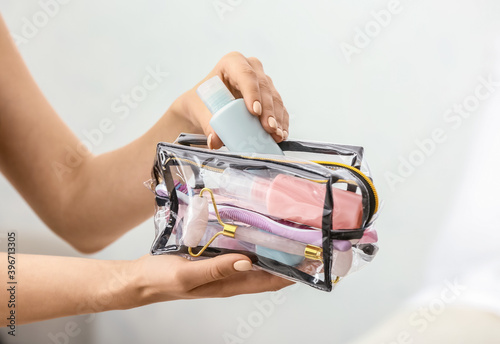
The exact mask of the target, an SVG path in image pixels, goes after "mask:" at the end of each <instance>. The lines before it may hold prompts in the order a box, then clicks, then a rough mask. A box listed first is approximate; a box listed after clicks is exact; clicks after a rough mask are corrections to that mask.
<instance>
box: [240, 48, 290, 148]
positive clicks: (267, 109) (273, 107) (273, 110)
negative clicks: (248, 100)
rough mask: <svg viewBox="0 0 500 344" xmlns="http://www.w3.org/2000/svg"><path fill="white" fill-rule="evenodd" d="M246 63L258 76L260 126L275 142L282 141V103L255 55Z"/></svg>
mask: <svg viewBox="0 0 500 344" xmlns="http://www.w3.org/2000/svg"><path fill="white" fill-rule="evenodd" d="M248 63H249V64H250V65H251V66H252V67H253V68H254V70H255V71H256V73H257V77H258V78H259V89H260V97H261V99H262V115H261V118H260V122H261V124H262V127H263V128H264V129H265V130H266V131H267V132H268V133H270V134H271V136H272V137H273V139H274V140H275V141H276V142H280V141H282V139H283V137H282V134H283V132H282V129H281V122H282V115H283V105H282V104H283V103H282V101H281V97H280V96H279V94H278V92H277V91H276V90H275V89H274V86H273V85H272V82H270V78H269V77H268V76H267V75H266V74H265V73H264V68H263V66H262V63H261V62H260V61H259V60H258V59H257V58H255V57H249V58H248ZM275 98H276V99H275Z"/></svg>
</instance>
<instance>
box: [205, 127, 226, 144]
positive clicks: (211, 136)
mask: <svg viewBox="0 0 500 344" xmlns="http://www.w3.org/2000/svg"><path fill="white" fill-rule="evenodd" d="M207 131H208V135H207V146H208V148H209V149H219V148H221V147H222V146H223V142H222V140H221V139H220V137H219V136H218V135H217V133H216V132H215V131H214V130H213V129H212V127H209V128H208V130H207Z"/></svg>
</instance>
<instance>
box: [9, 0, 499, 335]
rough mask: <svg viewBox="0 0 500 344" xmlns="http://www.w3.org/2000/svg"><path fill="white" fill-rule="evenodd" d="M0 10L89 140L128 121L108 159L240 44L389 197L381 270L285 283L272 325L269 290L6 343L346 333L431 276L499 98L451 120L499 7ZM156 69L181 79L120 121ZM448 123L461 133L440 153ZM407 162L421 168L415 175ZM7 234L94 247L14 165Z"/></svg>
mask: <svg viewBox="0 0 500 344" xmlns="http://www.w3.org/2000/svg"><path fill="white" fill-rule="evenodd" d="M0 11H1V14H2V16H3V17H4V20H5V21H6V22H7V24H8V26H9V29H10V31H11V33H12V35H13V37H14V39H15V40H16V42H17V44H18V48H19V50H20V52H21V54H22V56H23V58H24V60H25V61H26V63H27V65H28V67H29V69H30V70H31V72H32V74H33V76H34V78H35V79H36V81H37V82H38V84H39V85H40V87H41V89H42V90H43V92H44V93H45V95H46V96H47V98H48V99H49V101H50V102H51V104H52V105H53V106H54V108H55V109H56V110H57V112H58V113H59V115H60V116H61V117H62V118H63V119H64V120H65V122H66V123H67V124H68V125H69V126H70V127H71V129H72V130H73V131H74V132H75V133H76V134H77V135H79V137H80V138H82V139H86V133H87V132H88V131H91V130H92V129H95V128H98V126H99V122H100V121H101V120H102V119H103V118H110V119H112V121H113V124H115V125H116V128H115V130H114V131H113V132H112V133H109V134H105V135H104V137H103V139H102V140H101V141H100V142H97V143H96V144H94V146H93V147H92V148H93V151H94V153H101V152H105V151H108V150H112V149H115V148H117V147H120V146H122V145H124V144H126V143H128V142H129V141H131V140H133V139H134V138H136V137H138V136H139V135H141V134H142V133H144V132H145V131H146V130H147V129H148V128H149V127H151V126H152V125H153V124H154V123H155V122H156V121H157V120H158V119H159V118H160V116H161V115H162V114H163V113H164V112H165V110H166V109H167V108H168V107H169V105H170V104H171V103H172V102H173V100H174V99H176V98H177V97H178V96H179V95H180V94H181V93H183V92H184V91H186V90H187V89H189V88H191V87H192V86H193V85H195V84H196V83H197V82H198V81H199V80H201V79H202V78H203V77H204V76H205V75H206V74H207V73H208V72H209V71H210V70H211V69H212V68H213V66H214V65H215V64H216V63H217V61H218V60H219V59H220V58H221V57H222V56H223V55H224V54H226V53H228V52H230V51H240V52H241V53H243V54H244V55H246V56H256V57H257V58H259V59H260V60H261V61H262V63H263V65H264V68H265V70H266V73H267V74H268V75H270V76H271V77H272V78H273V81H274V83H275V85H276V88H277V89H278V91H279V92H280V93H281V95H282V98H283V100H284V103H285V106H286V107H287V109H288V112H289V113H290V115H291V125H290V137H291V138H294V139H308V140H317V141H329V142H336V143H346V144H355V145H361V146H364V147H365V149H366V157H367V158H368V161H369V163H370V167H371V170H372V173H373V177H374V180H375V185H376V186H377V189H378V191H379V193H380V196H381V198H382V199H383V200H384V204H383V208H382V210H381V213H380V218H379V220H378V223H377V229H378V232H379V238H380V252H379V254H378V256H377V257H376V259H375V260H374V261H373V263H371V264H370V265H369V266H368V267H367V268H365V269H364V270H362V271H360V272H358V273H356V274H354V275H351V276H350V277H349V278H346V279H345V280H343V281H342V283H340V284H339V285H338V286H337V288H336V289H335V290H334V291H333V292H332V293H324V292H320V291H317V290H314V289H312V288H310V287H306V286H303V285H300V286H297V287H293V288H289V289H285V291H284V297H283V302H281V303H280V304H274V306H273V308H272V311H270V312H269V313H268V314H264V316H263V317H261V318H262V319H263V321H256V320H255V319H258V318H259V317H256V316H255V314H256V312H260V311H259V306H258V305H260V304H262V303H263V302H264V303H265V300H270V295H269V293H267V294H259V295H249V296H238V297H233V298H229V299H214V300H200V301H175V302H168V303H163V304H155V305H150V306H146V307H142V308H139V309H133V310H128V311H113V312H106V313H102V314H97V315H95V316H93V315H92V316H89V315H86V316H79V317H73V318H63V319H56V320H51V321H45V322H41V323H37V324H31V325H25V326H19V327H18V335H17V336H16V338H15V340H13V339H12V338H7V336H6V332H5V329H2V330H1V331H0V336H1V337H0V338H1V340H2V341H8V342H9V343H10V342H12V343H38V344H42V343H65V342H66V343H75V344H76V343H119V342H121V343H142V342H153V341H161V342H169V343H193V342H205V343H243V342H244V343H273V342H276V341H277V340H279V341H280V342H287V343H299V342H304V341H306V340H311V338H315V341H316V340H317V341H325V342H329V343H347V342H349V341H350V340H352V339H354V338H355V337H356V336H357V335H359V334H360V333H364V332H366V331H368V330H369V329H371V328H374V327H376V326H377V325H378V324H380V323H381V322H382V321H383V320H384V319H385V318H386V317H388V316H390V314H391V313H392V312H394V311H396V310H397V309H399V308H400V307H401V306H402V305H403V304H405V303H406V302H407V301H408V300H409V299H410V298H411V297H412V295H414V294H415V293H416V292H417V291H418V290H420V289H421V288H422V287H423V284H424V276H425V271H426V268H427V267H428V264H429V262H428V259H427V253H428V252H429V250H430V248H431V246H432V243H433V238H435V236H436V233H438V232H439V231H440V227H441V225H442V223H443V221H445V220H446V216H447V214H448V211H449V208H450V203H451V202H452V201H453V199H454V197H455V195H456V191H457V183H458V182H459V181H460V178H461V176H462V172H461V171H462V169H463V168H464V167H465V166H466V165H467V159H465V158H466V157H467V154H468V151H469V146H470V144H471V142H473V140H474V139H475V135H476V127H477V123H479V119H480V117H481V114H482V113H483V112H484V111H487V109H488V107H489V106H491V104H490V103H491V99H486V100H481V101H479V103H478V105H477V106H476V105H474V110H473V111H470V115H469V116H468V117H467V118H464V119H463V120H462V121H461V122H460V123H459V122H458V120H457V119H456V118H455V117H450V115H446V113H449V111H448V110H450V109H451V110H453V107H454V105H455V104H463V103H464V101H466V99H467V98H468V97H470V96H473V95H474V91H475V89H476V87H477V86H478V85H479V84H480V83H481V81H480V78H481V77H482V78H484V79H488V76H489V75H495V74H494V73H495V70H496V69H498V67H497V65H498V63H499V62H500V60H499V56H498V49H497V47H498V44H497V43H498V32H499V29H500V2H498V1H497V0H474V1H472V0H471V1H464V0H453V1H451V0H442V1H438V2H436V1H430V0H422V1H409V0H400V1H397V0H392V1H389V0H385V1H379V0H377V1H370V2H353V1H346V0H342V1H327V0H324V1H308V2H304V1H296V0H293V1H292V0H286V1H285V0H281V1H278V0H275V1H265V0H259V1H257V0H255V1H242V0H220V1H212V0H205V1H200V0H196V1H194V0H193V1H169V0H167V1H153V0H149V1H140V2H139V1H123V0H121V1H118V0H107V1H98V0H87V1H81V0H71V1H70V0H65V1H62V0H61V1H60V2H58V1H57V0H54V1H51V0H39V1H38V0H29V1H28V0H26V1H23V2H22V3H20V2H18V1H13V0H2V1H1V2H0ZM44 13H45V14H44ZM0 53H1V52H0ZM148 68H149V69H150V68H153V69H159V70H161V71H162V72H168V73H169V74H168V76H166V77H164V78H163V79H162V80H161V82H159V85H158V87H157V88H155V89H153V90H151V91H148V93H147V96H146V97H145V99H144V100H142V101H141V102H139V103H138V106H137V107H136V108H131V109H130V114H129V116H128V117H126V118H120V117H119V114H118V113H117V112H116V111H113V108H112V107H113V104H115V105H116V101H117V100H119V99H120V96H121V95H122V94H130V92H131V90H132V89H133V88H134V87H135V86H137V85H141V83H142V79H143V77H144V76H145V75H147V74H148ZM498 79H500V78H498ZM498 79H495V78H494V80H498ZM33 111H36V109H33ZM435 130H441V132H442V133H443V135H444V137H445V139H443V140H441V141H440V142H437V143H435V147H434V149H432V151H428V152H425V151H423V149H422V148H420V147H421V142H423V141H424V142H428V141H426V140H429V139H431V138H432V135H433V134H432V133H433V132H434V131H435ZM417 151H423V153H422V154H420V153H416V152H417ZM402 161H407V162H408V161H414V162H415V163H411V162H410V164H411V165H412V166H413V167H412V168H409V169H408V170H406V173H403V174H404V175H403V174H402V173H401V169H402V167H401V165H402V164H404V163H403V162H402ZM395 175H396V176H399V178H396V179H394V176H395ZM89 216H91V214H89ZM110 216H113V214H110ZM7 230H15V231H17V232H18V247H19V249H20V251H21V252H23V253H34V254H51V255H68V256H78V255H79V254H78V253H77V252H76V251H75V250H73V249H72V248H71V247H70V246H69V245H68V244H66V243H65V242H64V241H62V240H61V239H59V238H58V237H57V236H56V235H55V234H53V233H52V232H51V231H50V230H49V229H48V228H47V227H46V226H45V225H44V224H43V223H42V222H41V221H40V220H39V219H38V218H37V216H36V215H35V214H34V213H33V211H31V210H30V208H29V207H28V206H27V205H26V203H25V202H24V201H23V199H22V198H21V197H20V196H19V195H18V194H17V193H16V191H15V190H14V189H13V188H12V187H11V186H10V185H9V184H8V182H7V181H6V180H5V179H4V178H3V177H1V176H0V231H2V232H3V231H7ZM153 235H154V227H153V222H152V220H148V221H146V222H145V223H143V224H142V225H140V226H138V227H137V228H135V229H133V230H132V231H130V232H129V233H128V234H126V235H125V236H123V237H122V238H120V239H119V240H118V241H116V242H115V243H113V244H112V245H110V246H109V247H107V248H106V249H104V250H103V251H102V252H99V253H97V254H94V255H91V256H90V257H91V258H96V259H135V258H138V257H140V256H142V255H144V254H147V253H148V251H149V248H150V245H151V243H152V240H153ZM2 249H3V250H5V248H4V247H2ZM165 273H168V266H167V267H165ZM443 283H444V282H443ZM21 297H22V295H21ZM20 302H22V301H20ZM252 319H253V320H252ZM68 321H75V322H76V323H77V324H78V328H80V329H81V331H79V334H78V335H77V336H74V337H73V336H72V337H66V338H67V340H66V339H64V340H63V339H62V338H64V337H61V336H58V335H57V334H58V333H64V332H65V326H66V325H67V323H68ZM249 322H250V323H253V324H254V325H251V326H250V328H249V329H247V332H245V335H244V336H241V333H240V335H238V333H239V332H238V331H240V332H241V331H242V326H243V325H241V324H242V323H246V324H248V323H249ZM231 336H235V337H237V339H235V338H233V337H231ZM9 337H10V336H9Z"/></svg>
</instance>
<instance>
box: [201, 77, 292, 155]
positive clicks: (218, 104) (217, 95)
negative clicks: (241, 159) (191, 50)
mask: <svg viewBox="0 0 500 344" xmlns="http://www.w3.org/2000/svg"><path fill="white" fill-rule="evenodd" d="M196 93H197V94H198V96H199V97H200V98H201V100H202V101H203V103H205V105H206V107H207V108H208V109H209V110H210V112H211V113H212V119H211V120H210V125H211V126H212V128H213V129H214V130H215V132H216V133H217V135H219V137H220V139H221V140H222V142H223V143H224V145H225V146H226V147H227V148H228V149H229V150H230V151H233V152H245V153H262V154H275V155H283V151H282V150H281V149H280V147H279V146H278V144H277V143H276V142H275V141H274V139H273V138H272V137H271V135H270V134H269V133H268V132H266V131H265V130H264V128H263V127H262V125H261V123H260V120H259V117H257V116H254V115H252V114H251V113H250V112H249V111H248V110H247V108H246V106H245V102H244V100H243V99H241V98H240V99H235V98H234V96H233V95H232V93H231V92H230V91H229V90H228V88H227V87H226V85H224V83H223V82H222V80H221V79H220V78H219V77H218V76H214V77H213V78H211V79H208V80H207V81H205V82H204V83H203V84H201V85H200V86H199V87H198V89H197V90H196Z"/></svg>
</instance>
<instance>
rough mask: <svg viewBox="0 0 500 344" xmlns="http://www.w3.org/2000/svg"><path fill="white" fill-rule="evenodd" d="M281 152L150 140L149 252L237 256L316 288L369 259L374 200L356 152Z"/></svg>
mask: <svg viewBox="0 0 500 344" xmlns="http://www.w3.org/2000/svg"><path fill="white" fill-rule="evenodd" d="M280 148H281V149H282V150H283V152H284V154H285V155H284V156H277V155H267V154H239V153H234V152H228V151H227V150H225V149H224V148H222V149H220V150H209V149H207V148H206V137H205V136H203V135H193V134H181V135H180V136H179V137H178V139H177V140H176V142H175V143H173V144H171V143H159V144H158V146H157V154H156V160H155V163H154V167H153V170H152V180H151V181H150V185H149V186H150V188H151V189H152V190H153V191H154V193H155V196H156V211H155V216H154V222H155V229H156V231H155V239H154V242H153V245H152V247H151V253H152V254H154V255H158V254H176V255H181V256H183V257H186V258H188V259H202V258H209V257H214V256H218V255H221V254H227V253H240V254H244V255H246V256H248V257H249V258H250V259H251V260H252V262H253V265H254V267H256V268H260V269H263V270H265V271H268V272H270V273H273V274H276V275H279V276H281V277H284V278H287V279H290V280H293V281H297V282H302V283H305V284H308V285H310V286H312V287H315V288H318V289H320V290H324V291H331V290H332V288H333V286H334V285H335V284H336V283H338V282H339V281H340V280H341V279H342V278H343V277H345V276H347V275H348V274H349V273H352V272H354V271H357V270H359V269H360V268H361V267H363V266H364V265H366V263H368V262H370V261H371V260H372V259H373V258H374V257H375V255H376V253H377V251H378V246H377V233H376V231H375V229H374V225H373V223H374V220H375V217H376V213H377V209H378V203H379V201H378V196H377V192H376V190H375V187H374V185H373V183H372V180H371V178H370V172H369V169H368V167H367V165H366V163H365V162H364V157H363V148H362V147H356V146H347V145H337V144H330V143H319V142H308V141H293V140H289V141H284V142H282V143H280Z"/></svg>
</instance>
